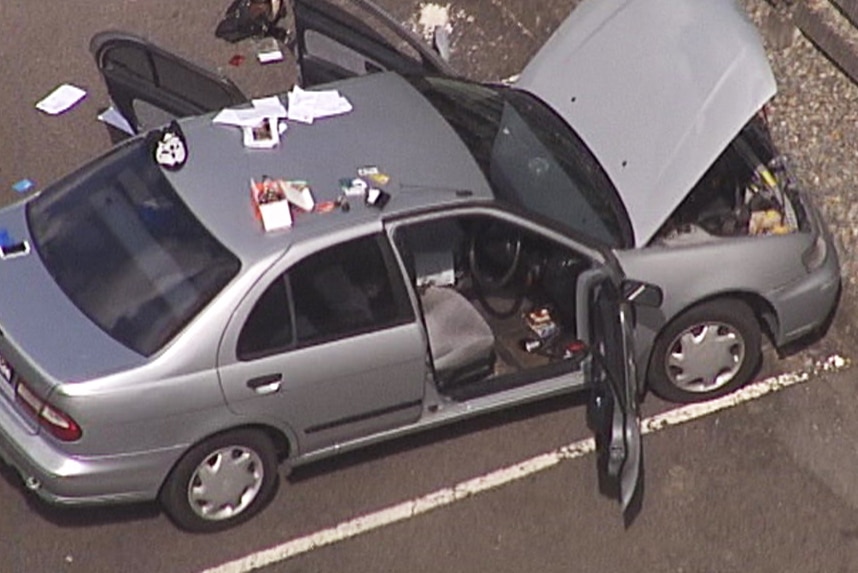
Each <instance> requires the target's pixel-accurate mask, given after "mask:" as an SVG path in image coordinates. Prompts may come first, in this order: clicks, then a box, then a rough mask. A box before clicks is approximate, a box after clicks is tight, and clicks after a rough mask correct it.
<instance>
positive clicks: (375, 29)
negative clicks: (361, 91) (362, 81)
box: [294, 0, 452, 87]
mask: <svg viewBox="0 0 858 573" xmlns="http://www.w3.org/2000/svg"><path fill="white" fill-rule="evenodd" d="M294 14H295V29H296V50H297V59H298V64H299V66H300V68H301V79H302V84H303V85H304V86H305V87H308V86H313V85H316V84H320V83H326V82H330V81H334V80H338V79H343V78H347V77H351V76H357V75H364V74H368V73H373V72H379V71H384V70H393V71H397V72H399V73H403V74H407V73H425V72H429V73H441V74H452V70H451V69H450V67H449V66H448V65H447V63H446V62H444V60H442V59H441V58H440V56H438V54H436V53H435V52H433V51H432V50H431V49H430V48H429V47H428V46H427V45H425V44H424V43H423V41H422V40H421V39H420V38H419V37H417V36H416V35H415V34H414V33H413V32H411V30H408V29H407V28H405V27H403V26H402V25H401V24H399V23H398V22H397V21H396V20H395V19H394V18H392V17H391V16H390V15H389V14H387V13H386V12H385V11H384V10H382V9H381V8H379V7H378V6H376V5H375V4H373V3H372V2H369V1H368V0H346V1H345V2H343V1H340V2H337V3H336V4H334V3H331V2H327V1H325V0H296V2H295V3H294Z"/></svg>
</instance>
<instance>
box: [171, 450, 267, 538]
mask: <svg viewBox="0 0 858 573" xmlns="http://www.w3.org/2000/svg"><path fill="white" fill-rule="evenodd" d="M264 477H265V474H264V470H263V466H262V460H261V459H260V457H259V455H258V454H257V453H256V452H255V451H253V450H251V449H249V448H245V447H243V446H230V447H226V448H221V449H219V450H216V451H214V452H212V453H211V454H209V455H208V456H207V457H206V458H205V459H204V460H203V461H202V462H201V463H200V465H199V466H197V469H196V471H194V474H193V476H191V481H190V483H189V484H188V502H189V503H190V505H191V507H192V508H193V510H194V512H195V513H196V514H197V515H199V516H200V517H202V518H204V519H208V520H212V521H219V520H222V519H228V518H230V517H234V516H236V515H238V514H240V513H241V512H242V511H244V510H245V509H247V508H248V506H250V504H251V503H253V500H254V499H256V496H257V494H259V490H260V488H261V487H262V481H263V478H264Z"/></svg>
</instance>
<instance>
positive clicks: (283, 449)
mask: <svg viewBox="0 0 858 573" xmlns="http://www.w3.org/2000/svg"><path fill="white" fill-rule="evenodd" d="M241 430H250V431H253V432H259V433H260V434H263V435H264V436H266V437H267V438H268V439H269V440H270V441H271V444H272V445H273V446H274V451H275V453H276V455H277V459H278V461H279V462H281V463H282V462H283V461H284V460H286V459H288V458H289V457H290V456H291V455H292V453H293V452H295V451H297V449H296V448H297V445H296V443H295V441H294V439H293V437H292V436H290V432H288V431H286V430H283V429H282V428H278V427H276V426H274V425H272V424H266V423H261V422H252V423H246V424H239V425H236V426H230V427H228V428H223V429H221V430H218V431H216V432H212V433H210V434H206V435H204V436H201V437H200V438H199V439H197V440H196V441H194V442H193V443H190V444H188V446H187V447H186V448H185V449H184V450H183V451H182V453H181V455H179V456H178V457H177V458H176V460H175V461H174V462H173V464H172V465H171V466H170V468H169V470H167V472H166V473H165V474H164V476H163V477H162V478H161V484H160V485H159V486H158V496H159V497H160V495H161V492H162V491H163V489H164V486H165V485H166V483H167V481H168V480H169V479H170V476H171V475H172V474H173V472H174V471H175V469H176V466H177V465H179V463H180V462H181V461H182V459H183V458H184V457H185V455H187V453H188V452H189V451H191V450H192V449H193V448H195V447H196V446H197V445H199V444H202V443H203V442H205V441H207V440H211V439H213V438H215V437H217V436H221V435H223V434H228V433H231V432H236V431H241Z"/></svg>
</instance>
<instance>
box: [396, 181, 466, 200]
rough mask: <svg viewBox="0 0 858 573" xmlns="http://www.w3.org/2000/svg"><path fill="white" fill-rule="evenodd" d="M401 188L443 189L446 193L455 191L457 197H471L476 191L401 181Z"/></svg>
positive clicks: (413, 189)
mask: <svg viewBox="0 0 858 573" xmlns="http://www.w3.org/2000/svg"><path fill="white" fill-rule="evenodd" d="M399 186H400V188H402V189H408V190H412V191H417V190H423V191H442V192H445V193H454V194H455V195H456V197H471V196H473V194H474V192H473V191H471V190H470V189H462V188H459V187H439V186H437V185H415V184H413V183H400V185H399Z"/></svg>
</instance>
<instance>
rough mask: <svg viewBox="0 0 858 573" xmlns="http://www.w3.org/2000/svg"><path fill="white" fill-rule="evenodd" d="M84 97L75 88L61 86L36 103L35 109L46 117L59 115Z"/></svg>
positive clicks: (81, 92) (69, 85) (84, 95)
mask: <svg viewBox="0 0 858 573" xmlns="http://www.w3.org/2000/svg"><path fill="white" fill-rule="evenodd" d="M84 97H86V92H85V91H84V90H82V89H81V88H79V87H77V86H73V85H71V84H63V85H61V86H59V87H58V88H56V89H55V90H54V91H52V92H51V93H50V94H48V95H47V96H46V97H45V98H43V99H42V100H40V101H39V102H37V103H36V109H38V110H40V111H43V112H45V113H47V114H48V115H59V114H61V113H63V112H64V111H68V110H70V109H71V108H72V107H74V106H75V105H76V104H77V103H78V102H79V101H80V100H82V99H83V98H84Z"/></svg>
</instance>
